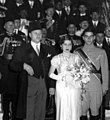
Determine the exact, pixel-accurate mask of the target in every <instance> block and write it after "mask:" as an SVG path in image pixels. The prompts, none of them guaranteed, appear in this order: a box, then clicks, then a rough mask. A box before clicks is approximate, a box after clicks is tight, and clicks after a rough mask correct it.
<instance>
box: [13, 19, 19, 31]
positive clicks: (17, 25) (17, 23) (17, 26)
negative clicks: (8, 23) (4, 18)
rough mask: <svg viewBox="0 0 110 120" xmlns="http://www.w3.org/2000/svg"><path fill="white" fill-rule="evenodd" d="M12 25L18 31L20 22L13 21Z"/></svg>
mask: <svg viewBox="0 0 110 120" xmlns="http://www.w3.org/2000/svg"><path fill="white" fill-rule="evenodd" d="M14 25H15V28H16V29H19V27H20V20H19V19H16V20H14Z"/></svg>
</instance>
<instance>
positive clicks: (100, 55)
mask: <svg viewBox="0 0 110 120" xmlns="http://www.w3.org/2000/svg"><path fill="white" fill-rule="evenodd" d="M83 51H84V50H83ZM84 52H85V53H86V55H87V56H88V57H89V58H90V59H91V61H92V63H93V64H94V65H95V67H96V69H97V70H100V69H101V76H102V84H101V81H100V79H99V78H98V77H96V75H95V74H94V73H91V74H90V82H89V83H88V84H87V85H86V88H87V90H89V91H98V90H99V91H100V90H102V88H103V90H108V59H107V55H106V52H105V50H103V49H100V48H97V47H93V49H92V50H91V51H87V50H85V51H84Z"/></svg>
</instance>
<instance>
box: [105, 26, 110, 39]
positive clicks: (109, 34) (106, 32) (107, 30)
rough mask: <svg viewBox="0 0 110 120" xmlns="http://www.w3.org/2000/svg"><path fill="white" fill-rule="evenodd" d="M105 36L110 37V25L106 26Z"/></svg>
mask: <svg viewBox="0 0 110 120" xmlns="http://www.w3.org/2000/svg"><path fill="white" fill-rule="evenodd" d="M105 36H107V37H110V27H106V28H105Z"/></svg>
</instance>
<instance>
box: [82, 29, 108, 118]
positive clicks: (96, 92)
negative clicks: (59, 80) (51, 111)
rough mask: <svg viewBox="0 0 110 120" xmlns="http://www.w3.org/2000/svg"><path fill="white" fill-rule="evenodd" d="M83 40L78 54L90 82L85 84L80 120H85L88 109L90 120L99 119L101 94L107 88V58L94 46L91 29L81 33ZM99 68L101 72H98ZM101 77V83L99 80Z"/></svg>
mask: <svg viewBox="0 0 110 120" xmlns="http://www.w3.org/2000/svg"><path fill="white" fill-rule="evenodd" d="M83 39H84V41H85V45H84V47H83V48H82V49H81V50H82V55H81V54H80V56H81V58H82V60H83V61H84V62H85V63H86V64H87V65H88V68H89V69H90V71H91V72H90V73H91V74H90V82H89V83H87V84H86V85H85V93H84V94H83V100H82V117H81V120H87V111H88V110H89V109H90V111H91V115H90V120H99V108H100V106H101V104H102V98H103V95H105V94H106V93H107V90H108V59H107V54H106V52H105V50H104V49H100V48H98V47H96V46H94V40H95V36H94V34H93V32H92V31H90V30H86V31H85V32H84V35H83ZM100 70H101V73H100V72H99V71H100ZM100 79H102V83H101V80H100Z"/></svg>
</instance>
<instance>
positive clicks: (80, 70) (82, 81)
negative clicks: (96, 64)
mask: <svg viewBox="0 0 110 120" xmlns="http://www.w3.org/2000/svg"><path fill="white" fill-rule="evenodd" d="M63 80H64V81H65V83H66V85H69V86H71V87H73V86H74V87H79V88H81V89H82V95H83V94H84V93H85V92H86V89H85V85H86V84H87V83H88V82H89V81H90V69H89V67H87V66H86V65H85V64H84V63H80V64H79V65H77V64H75V65H68V66H67V68H66V71H65V77H63Z"/></svg>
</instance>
